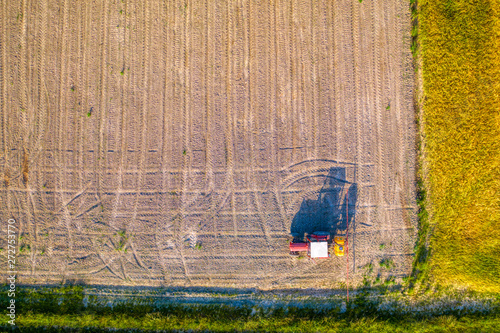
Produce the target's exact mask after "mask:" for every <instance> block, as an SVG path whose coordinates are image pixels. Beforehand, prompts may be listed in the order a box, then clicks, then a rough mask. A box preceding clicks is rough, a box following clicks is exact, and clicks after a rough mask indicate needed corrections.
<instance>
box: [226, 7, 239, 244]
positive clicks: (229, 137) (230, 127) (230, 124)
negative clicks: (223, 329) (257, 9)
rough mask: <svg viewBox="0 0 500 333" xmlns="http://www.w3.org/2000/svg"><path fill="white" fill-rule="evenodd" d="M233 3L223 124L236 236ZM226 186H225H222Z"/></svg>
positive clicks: (227, 179) (229, 23)
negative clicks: (224, 122) (224, 119)
mask: <svg viewBox="0 0 500 333" xmlns="http://www.w3.org/2000/svg"><path fill="white" fill-rule="evenodd" d="M234 11H235V10H234V3H232V2H228V3H227V14H228V19H227V21H228V23H227V36H228V37H227V40H226V43H225V44H226V57H227V64H226V67H227V69H228V70H227V73H226V95H227V99H226V110H225V111H226V112H225V113H226V117H227V121H226V126H225V129H226V131H225V137H226V154H227V156H226V168H227V171H226V181H225V182H226V184H228V185H227V186H229V191H230V196H231V212H232V222H233V231H234V237H238V225H237V221H236V214H235V211H236V207H235V198H234V189H235V183H234V153H233V147H234V129H235V127H236V121H235V119H234V113H233V112H231V110H233V109H235V108H234V107H233V104H234V96H233V90H232V89H231V87H232V82H233V79H234V78H233V73H234V72H235V71H236V70H235V68H234V66H235V61H234V57H233V56H232V54H233V53H232V45H233V43H234V40H236V36H235V30H236V29H235V24H234V18H233V14H232V13H233V12H234ZM224 188H226V186H224Z"/></svg>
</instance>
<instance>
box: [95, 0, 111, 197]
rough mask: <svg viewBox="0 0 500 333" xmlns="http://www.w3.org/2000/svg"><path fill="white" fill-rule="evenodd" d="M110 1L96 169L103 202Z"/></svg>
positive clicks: (105, 9) (105, 8) (103, 49)
mask: <svg viewBox="0 0 500 333" xmlns="http://www.w3.org/2000/svg"><path fill="white" fill-rule="evenodd" d="M108 5H109V4H108V2H107V1H105V2H104V4H103V10H102V12H104V14H103V19H102V25H101V31H102V33H103V35H102V37H101V36H99V37H101V38H102V39H100V40H101V55H100V66H101V68H100V69H101V73H100V93H101V96H100V102H99V110H98V111H99V115H98V122H99V146H98V163H97V169H96V174H97V175H98V177H97V189H98V192H99V195H98V197H99V201H101V202H102V198H101V194H102V192H103V184H104V175H105V171H104V170H106V162H105V160H104V159H105V157H106V142H105V140H106V138H105V131H106V120H107V118H106V117H107V113H108V107H107V90H108V86H107V70H106V68H107V67H106V63H107V60H108V58H107V57H108V54H107V47H108V45H109V36H108V28H109V27H108V14H109V7H108Z"/></svg>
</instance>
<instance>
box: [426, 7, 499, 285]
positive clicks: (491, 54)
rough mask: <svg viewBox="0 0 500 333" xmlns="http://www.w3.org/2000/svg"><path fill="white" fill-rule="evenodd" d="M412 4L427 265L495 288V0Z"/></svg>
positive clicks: (442, 280)
mask: <svg viewBox="0 0 500 333" xmlns="http://www.w3.org/2000/svg"><path fill="white" fill-rule="evenodd" d="M419 8H420V12H419V16H418V19H419V30H418V33H419V43H420V50H421V54H420V55H421V57H422V61H423V67H422V71H423V72H422V74H423V85H424V98H425V102H424V105H423V119H422V120H423V137H424V138H425V140H424V141H425V142H424V143H425V152H424V155H425V161H424V162H425V164H426V165H425V169H426V170H428V173H427V175H426V182H425V183H426V185H428V187H429V188H428V191H427V193H428V199H429V202H430V203H431V206H430V207H431V209H430V213H431V216H432V219H431V221H430V222H431V227H432V228H433V233H432V237H431V239H430V248H431V251H432V258H431V261H430V263H431V270H430V272H431V275H432V277H433V279H434V280H435V282H437V283H438V284H441V285H453V286H461V287H468V288H470V289H472V290H477V291H489V292H500V227H499V226H500V57H499V56H498V50H500V33H499V32H500V1H499V0H491V1H487V0H483V1H472V0H456V1H447V0H422V1H420V3H419ZM417 256H418V251H417Z"/></svg>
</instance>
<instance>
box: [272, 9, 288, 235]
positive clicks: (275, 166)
mask: <svg viewBox="0 0 500 333" xmlns="http://www.w3.org/2000/svg"><path fill="white" fill-rule="evenodd" d="M276 7H277V4H276V2H274V4H273V8H272V14H273V20H272V25H271V23H270V24H269V25H270V27H268V31H273V32H274V39H273V40H272V43H273V48H274V62H273V64H274V68H273V70H272V72H273V73H275V75H274V82H273V85H274V89H272V91H271V93H272V95H271V98H272V102H271V107H272V109H273V113H272V121H271V122H270V123H271V126H272V127H271V130H270V133H271V134H272V137H273V140H272V149H271V163H272V164H271V168H272V171H273V177H274V178H275V179H276V181H275V182H273V189H272V191H273V194H274V197H275V198H276V204H277V205H278V207H277V208H278V211H279V214H280V217H281V229H282V230H283V232H286V231H287V228H286V223H285V221H286V220H287V215H286V212H285V208H284V205H283V199H282V196H281V188H282V184H281V175H280V174H279V170H280V169H281V168H280V162H279V156H278V153H279V150H278V147H279V146H280V136H279V127H280V126H279V119H280V109H281V107H282V105H281V103H279V102H278V101H281V100H280V95H281V93H282V91H281V89H280V88H281V87H280V83H279V81H278V76H279V74H278V73H279V66H278V58H279V49H280V48H279V42H278V29H277V26H278V11H277V9H276ZM269 22H271V20H269ZM268 84H269V82H268Z"/></svg>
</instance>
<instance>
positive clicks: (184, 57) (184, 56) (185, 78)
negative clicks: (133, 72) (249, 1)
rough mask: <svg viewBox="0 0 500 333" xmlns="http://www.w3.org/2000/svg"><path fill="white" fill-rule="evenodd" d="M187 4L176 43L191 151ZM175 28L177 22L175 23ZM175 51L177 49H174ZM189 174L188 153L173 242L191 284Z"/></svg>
mask: <svg viewBox="0 0 500 333" xmlns="http://www.w3.org/2000/svg"><path fill="white" fill-rule="evenodd" d="M187 9H188V8H187V4H186V5H185V6H184V11H182V13H183V15H184V18H183V19H180V23H179V29H181V28H182V30H183V31H182V33H181V34H179V36H180V37H179V42H178V43H177V48H178V49H179V52H178V56H180V57H181V59H180V62H181V64H180V66H178V68H182V71H183V72H182V83H183V89H182V92H181V94H182V95H183V99H182V107H181V110H183V113H182V115H183V119H182V121H183V124H184V126H183V138H184V149H185V151H191V149H190V146H189V144H190V138H191V109H190V105H189V92H190V90H189V87H190V86H189V85H190V80H189V79H190V77H189V73H188V71H187V68H188V66H189V52H190V48H189V46H190V43H189V46H188V41H187V36H188V22H189V17H188V15H187V13H190V11H191V6H189V11H188V10H187ZM176 12H177V11H176ZM176 21H177V16H176ZM176 28H177V24H176ZM182 46H183V48H184V50H183V51H184V52H182ZM176 51H177V50H176ZM190 174H191V157H190V155H189V154H186V156H184V159H183V168H182V181H181V188H182V193H181V207H180V211H179V217H180V218H179V222H178V224H177V225H176V226H175V227H174V230H177V232H176V233H175V238H176V239H175V242H176V248H177V251H178V253H179V257H180V259H181V262H182V266H183V269H184V274H185V276H186V279H187V280H188V282H189V283H190V284H191V278H190V276H189V272H188V267H187V264H186V260H185V258H184V254H183V251H182V246H183V244H182V232H183V228H184V216H185V214H186V213H185V211H186V202H187V201H188V198H187V196H186V192H187V191H186V190H187V189H188V187H189V183H188V179H189V176H190Z"/></svg>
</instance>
